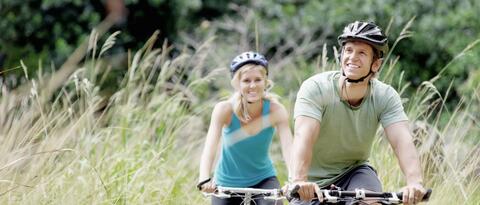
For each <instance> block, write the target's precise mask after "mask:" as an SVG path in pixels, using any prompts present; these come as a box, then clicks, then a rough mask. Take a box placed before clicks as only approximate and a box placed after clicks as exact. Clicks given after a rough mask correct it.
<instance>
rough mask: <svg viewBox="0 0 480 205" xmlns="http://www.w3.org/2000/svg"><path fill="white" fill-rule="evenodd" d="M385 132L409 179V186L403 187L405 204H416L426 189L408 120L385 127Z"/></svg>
mask: <svg viewBox="0 0 480 205" xmlns="http://www.w3.org/2000/svg"><path fill="white" fill-rule="evenodd" d="M385 134H386V135H387V138H388V141H389V142H390V145H391V146H392V149H393V151H394V152H395V155H396V156H397V158H398V162H399V164H400V168H401V169H402V172H403V174H404V175H405V178H406V180H407V186H406V187H405V188H404V189H403V193H404V195H403V201H404V204H406V205H408V204H416V203H418V202H420V200H421V199H422V197H423V195H424V194H425V193H426V190H425V188H424V187H423V185H422V184H423V178H422V171H421V166H420V159H419V157H418V154H417V150H416V148H415V145H414V144H413V140H412V136H411V135H410V131H409V129H408V122H407V121H401V122H396V123H393V124H391V125H389V126H387V127H385Z"/></svg>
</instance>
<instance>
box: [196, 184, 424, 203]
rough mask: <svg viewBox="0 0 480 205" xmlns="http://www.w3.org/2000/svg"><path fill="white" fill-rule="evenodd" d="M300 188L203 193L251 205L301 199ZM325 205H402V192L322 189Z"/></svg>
mask: <svg viewBox="0 0 480 205" xmlns="http://www.w3.org/2000/svg"><path fill="white" fill-rule="evenodd" d="M298 189H299V186H296V187H294V188H293V189H291V190H287V191H284V190H282V189H257V188H235V187H222V186H218V187H217V189H216V191H215V192H214V193H203V194H204V196H207V197H208V196H215V197H219V198H230V197H240V198H243V204H244V205H251V203H252V201H254V200H255V199H266V200H275V201H279V200H284V199H288V200H291V199H293V198H297V199H298V198H299V195H298V193H297V191H298ZM320 192H321V193H322V195H323V203H331V204H337V203H341V202H353V204H362V203H366V202H376V203H380V204H402V203H403V201H402V196H403V193H402V192H368V191H365V190H363V189H357V190H355V191H342V190H338V189H337V190H331V189H322V190H320ZM431 193H432V189H428V190H427V193H426V194H425V195H424V197H423V199H422V202H425V201H428V200H429V198H430V195H431Z"/></svg>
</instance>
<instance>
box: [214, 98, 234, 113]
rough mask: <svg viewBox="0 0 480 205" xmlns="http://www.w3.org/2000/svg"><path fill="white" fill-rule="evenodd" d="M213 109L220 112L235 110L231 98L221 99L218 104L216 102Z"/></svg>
mask: <svg viewBox="0 0 480 205" xmlns="http://www.w3.org/2000/svg"><path fill="white" fill-rule="evenodd" d="M213 110H214V112H217V113H218V114H230V113H232V112H233V105H232V101H230V100H223V101H220V102H218V103H217V104H215V107H214V108H213Z"/></svg>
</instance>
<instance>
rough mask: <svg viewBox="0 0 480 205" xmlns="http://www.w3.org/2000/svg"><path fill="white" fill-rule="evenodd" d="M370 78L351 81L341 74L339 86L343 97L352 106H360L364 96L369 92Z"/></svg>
mask: <svg viewBox="0 0 480 205" xmlns="http://www.w3.org/2000/svg"><path fill="white" fill-rule="evenodd" d="M369 82H370V78H366V79H365V80H364V81H362V82H358V83H350V82H347V81H346V80H345V77H344V76H340V78H339V80H338V85H339V86H338V87H339V89H340V92H339V93H340V94H341V98H342V99H343V100H345V101H348V103H349V104H350V105H352V106H359V105H360V104H361V103H362V100H363V98H364V97H365V95H366V94H367V91H368V84H369Z"/></svg>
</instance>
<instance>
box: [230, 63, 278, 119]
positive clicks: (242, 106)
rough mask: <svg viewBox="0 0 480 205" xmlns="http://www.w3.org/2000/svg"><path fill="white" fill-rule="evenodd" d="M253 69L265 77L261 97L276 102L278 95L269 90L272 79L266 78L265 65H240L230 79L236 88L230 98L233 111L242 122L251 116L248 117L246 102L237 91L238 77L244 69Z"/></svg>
mask: <svg viewBox="0 0 480 205" xmlns="http://www.w3.org/2000/svg"><path fill="white" fill-rule="evenodd" d="M254 69H257V70H259V71H260V72H261V73H262V75H263V77H264V79H265V92H264V96H263V99H267V100H270V101H274V102H278V96H277V95H275V94H273V93H270V92H269V91H270V89H272V87H273V81H271V80H270V79H268V78H267V70H266V69H265V67H263V66H261V65H256V64H246V65H243V66H242V67H240V69H238V70H237V71H236V72H235V74H234V75H233V78H232V80H231V81H230V84H231V85H232V86H233V87H234V88H235V89H237V92H235V93H234V94H233V95H232V97H231V98H230V99H231V100H232V102H233V112H234V113H235V114H236V115H237V116H238V118H239V119H240V121H242V122H244V123H246V122H249V121H250V120H251V119H252V118H251V117H250V114H249V113H248V110H247V103H248V102H247V101H246V99H245V98H244V97H243V96H242V95H241V94H240V92H238V90H240V79H241V77H242V74H243V73H245V72H246V71H250V70H254Z"/></svg>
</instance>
